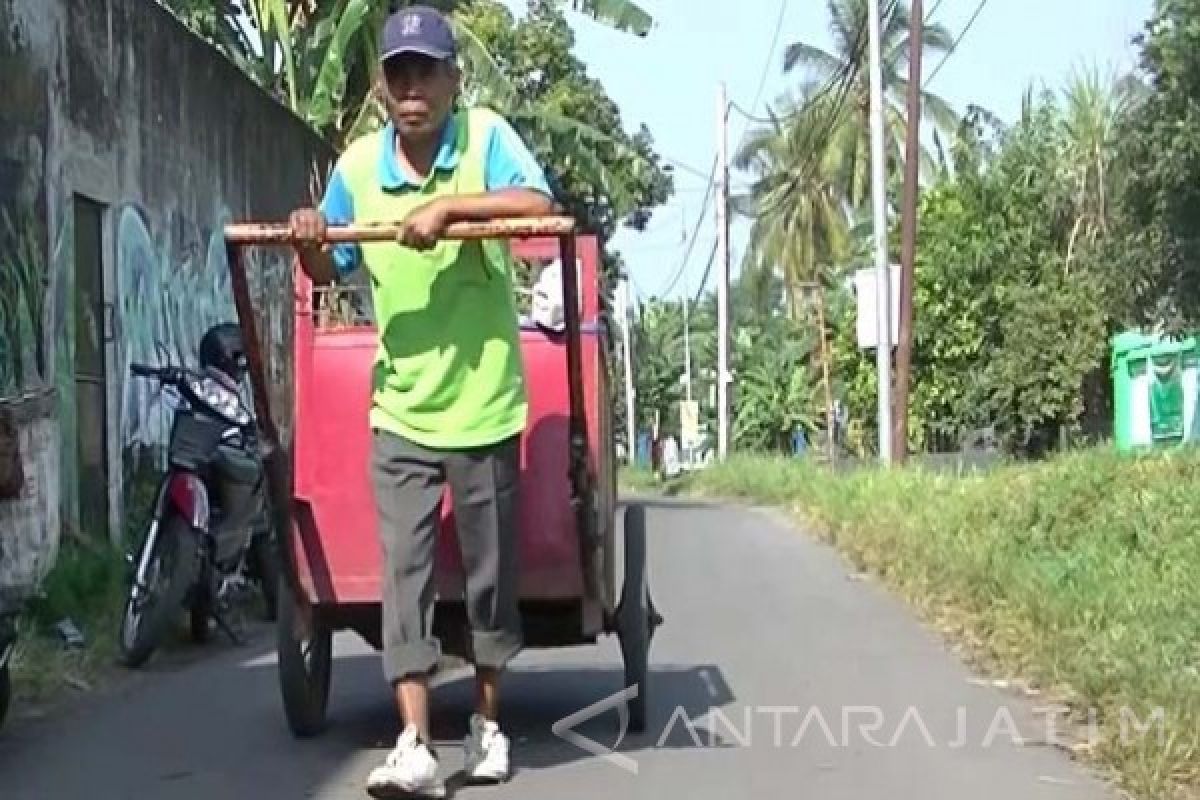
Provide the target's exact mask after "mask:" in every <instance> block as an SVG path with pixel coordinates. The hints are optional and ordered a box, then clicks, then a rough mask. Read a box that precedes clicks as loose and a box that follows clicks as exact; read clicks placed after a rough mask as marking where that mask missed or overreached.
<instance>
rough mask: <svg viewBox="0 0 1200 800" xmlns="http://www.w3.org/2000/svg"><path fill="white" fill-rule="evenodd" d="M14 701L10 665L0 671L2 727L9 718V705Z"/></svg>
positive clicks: (0, 720)
mask: <svg viewBox="0 0 1200 800" xmlns="http://www.w3.org/2000/svg"><path fill="white" fill-rule="evenodd" d="M11 700H12V678H11V676H9V674H8V664H5V665H4V667H3V668H2V669H0V726H2V725H4V718H5V717H7V716H8V704H9V702H10V701H11Z"/></svg>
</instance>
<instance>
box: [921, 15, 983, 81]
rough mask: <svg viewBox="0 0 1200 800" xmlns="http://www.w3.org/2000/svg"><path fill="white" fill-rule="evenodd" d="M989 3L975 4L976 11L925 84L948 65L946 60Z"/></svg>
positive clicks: (956, 48)
mask: <svg viewBox="0 0 1200 800" xmlns="http://www.w3.org/2000/svg"><path fill="white" fill-rule="evenodd" d="M987 4H988V0H979V5H977V6H975V13H974V14H972V15H971V18H970V19H969V20H967V24H966V26H965V27H963V29H962V33H960V34H958V38H956V39H955V40H954V43H953V44H951V45H950V49H949V50H947V51H946V55H944V56H942V62H941V63H940V64H938V65H937V68H936V69H934V71H933V72H931V73H930V75H929V77H928V78H927V79H926V80H925V86H929V84H931V83H933V79H934V78H936V77H937V76H938V73H939V72H941V71H942V67H944V66H946V62H947V61H949V60H950V56H952V55H954V53H955V51H956V50H958V46H959V45H960V44H962V40H963V39H965V38H966V36H967V34H968V33H969V32H970V31H971V28H972V27H974V25H975V21H976V20H978V19H979V15H980V14H982V13H983V9H985V8H986V7H987ZM931 13H932V12H931Z"/></svg>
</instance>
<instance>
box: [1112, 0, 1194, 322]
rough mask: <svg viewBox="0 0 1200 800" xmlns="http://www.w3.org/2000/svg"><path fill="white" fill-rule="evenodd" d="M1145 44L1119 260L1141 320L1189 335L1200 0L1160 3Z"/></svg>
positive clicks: (1130, 133) (1127, 152)
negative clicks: (1131, 281)
mask: <svg viewBox="0 0 1200 800" xmlns="http://www.w3.org/2000/svg"><path fill="white" fill-rule="evenodd" d="M1139 42H1140V44H1141V47H1142V54H1141V63H1140V67H1141V69H1140V72H1141V76H1140V77H1141V78H1142V79H1143V81H1144V82H1143V83H1138V84H1134V86H1133V89H1134V92H1135V95H1134V102H1135V110H1134V112H1133V114H1132V115H1131V118H1130V121H1129V123H1128V125H1126V126H1125V127H1124V130H1123V131H1122V133H1123V139H1124V142H1125V146H1124V148H1123V149H1124V157H1125V159H1126V160H1127V163H1128V173H1129V180H1128V185H1127V186H1126V188H1125V191H1124V192H1123V193H1122V195H1121V202H1122V207H1123V210H1124V211H1125V213H1127V214H1128V220H1127V225H1126V226H1125V227H1124V229H1123V230H1122V235H1123V241H1122V242H1121V246H1120V247H1119V248H1118V257H1122V258H1123V259H1124V261H1125V264H1124V266H1125V268H1126V270H1127V271H1128V272H1129V274H1130V275H1131V277H1133V278H1134V285H1133V286H1132V287H1131V293H1132V297H1131V304H1132V305H1133V306H1134V307H1135V309H1136V312H1137V313H1138V314H1139V316H1140V317H1142V318H1143V319H1146V320H1148V321H1153V322H1165V323H1167V324H1168V325H1169V326H1170V327H1171V328H1173V329H1181V328H1184V327H1192V326H1194V325H1196V324H1197V322H1200V226H1198V225H1197V220H1200V0H1170V2H1167V1H1166V0H1159V2H1156V3H1155V12H1154V15H1153V17H1152V19H1151V20H1150V21H1149V23H1148V24H1147V26H1146V29H1145V31H1144V33H1143V35H1142V36H1140V37H1139Z"/></svg>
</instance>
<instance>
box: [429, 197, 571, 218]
mask: <svg viewBox="0 0 1200 800" xmlns="http://www.w3.org/2000/svg"><path fill="white" fill-rule="evenodd" d="M442 202H443V203H444V204H445V205H444V208H445V211H446V220H447V223H455V222H487V221H489V220H493V219H506V218H510V217H544V216H547V215H549V214H553V213H554V212H555V203H554V200H553V199H551V198H549V197H547V196H546V195H544V194H542V193H541V192H538V191H535V190H533V189H501V190H499V191H495V192H486V193H484V194H464V195H453V196H449V197H446V198H445V199H444V200H443V201H442Z"/></svg>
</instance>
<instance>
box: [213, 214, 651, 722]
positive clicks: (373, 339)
mask: <svg viewBox="0 0 1200 800" xmlns="http://www.w3.org/2000/svg"><path fill="white" fill-rule="evenodd" d="M396 233H397V230H396V226H395V225H386V224H368V225H356V226H345V227H331V228H330V229H329V231H328V234H327V239H328V241H329V242H331V243H334V242H350V241H360V242H365V241H394V240H395V236H396ZM446 237H447V238H448V239H457V240H479V239H505V240H508V241H509V242H510V244H511V249H512V253H513V255H514V256H515V257H517V258H519V259H523V260H527V261H532V262H539V261H540V262H542V263H546V262H549V261H551V260H553V259H555V258H556V257H557V258H558V260H559V262H560V264H561V265H562V267H563V268H562V273H561V274H562V288H563V300H564V323H565V324H564V328H565V330H564V331H563V333H561V334H557V333H555V332H553V331H547V330H544V329H542V328H539V327H537V326H535V325H522V330H521V353H522V357H523V359H524V365H525V370H526V375H527V377H528V384H529V393H530V398H529V399H530V416H529V425H528V428H527V430H526V435H525V436H524V438H523V444H522V453H521V485H520V489H521V503H520V508H521V513H520V520H521V525H520V533H519V555H518V558H519V564H520V575H521V578H520V607H521V613H522V619H523V624H524V631H525V642H526V646H527V647H530V648H547V647H566V646H576V645H585V644H593V643H595V642H596V641H597V640H598V638H599V637H600V636H601V635H605V634H616V635H617V636H618V638H619V642H620V646H621V653H622V657H623V661H624V670H625V683H626V687H627V690H628V691H626V692H625V693H624V695H625V697H626V710H627V719H628V725H629V728H630V729H631V730H633V731H640V730H643V729H644V727H645V723H646V706H647V692H648V687H647V685H646V680H647V673H648V669H647V666H648V651H649V647H650V641H651V638H652V636H653V634H654V630H655V628H656V627H657V626H658V625H659V624H661V622H662V619H661V617H660V616H659V614H658V613H657V611H656V610H655V608H654V605H653V602H652V599H651V596H650V587H649V575H648V571H647V564H646V560H647V543H646V517H645V510H644V509H643V508H642V507H641V506H638V505H636V504H633V505H628V506H626V507H625V509H624V517H623V524H622V526H621V528H622V533H623V542H622V544H623V547H622V550H623V558H622V561H623V570H622V580H621V583H620V586H619V587H618V585H617V574H616V573H617V570H616V563H615V562H616V556H615V553H616V536H617V529H616V525H615V516H616V510H617V486H616V483H617V480H616V468H617V464H616V458H615V449H614V436H613V414H612V409H613V402H612V397H611V386H612V380H611V372H610V370H611V358H610V348H609V346H608V345H607V341H608V339H607V337H606V336H605V335H604V324H603V320H602V314H601V310H600V303H601V285H602V279H601V274H600V271H599V269H598V262H599V250H598V244H597V240H596V238H595V237H594V236H590V235H579V234H577V232H576V227H575V223H574V221H573V220H571V219H570V218H563V217H551V218H544V219H533V220H511V221H501V222H495V223H466V224H457V225H454V226H451V228H450V229H449V230H448V231H447V233H446ZM225 239H226V243H227V248H228V255H229V264H230V270H231V277H232V285H233V289H234V295H235V302H236V305H237V309H238V316H239V319H240V321H241V325H242V328H243V332H244V336H245V338H246V342H247V345H246V346H247V355H248V357H249V362H250V370H249V371H250V375H251V383H252V388H253V391H254V399H255V406H256V410H257V413H258V416H259V419H260V420H261V425H262V428H263V434H264V438H265V439H266V440H267V441H268V442H269V443H270V444H271V454H270V455H269V457H268V473H269V481H270V487H271V497H272V501H273V502H272V505H273V513H274V516H275V520H276V530H278V531H280V532H281V535H280V537H279V538H280V544H281V548H280V554H281V559H282V562H283V570H282V572H283V576H284V577H283V579H282V581H283V586H282V587H281V591H280V599H279V615H278V621H277V626H278V662H279V680H280V687H281V690H282V696H283V705H284V710H285V713H286V716H287V720H288V723H289V726H290V727H291V729H292V731H293V732H294V733H295V734H296V735H297V736H311V735H314V734H316V733H318V732H320V731H321V730H322V729H323V728H324V727H325V722H326V716H327V706H328V698H329V685H330V675H331V672H332V667H333V646H332V636H333V633H334V632H335V631H338V630H346V629H349V630H353V631H355V632H357V633H358V634H359V635H360V636H361V637H362V638H363V639H364V640H365V641H367V642H368V643H370V644H371V645H372V646H373V647H374V648H376V649H379V648H380V647H381V646H382V642H381V629H380V621H381V597H382V593H381V586H380V581H381V566H382V550H381V546H380V542H379V539H378V536H377V530H376V519H375V502H374V497H373V494H372V489H371V485H370V482H369V467H368V454H369V447H370V431H369V428H368V424H367V412H368V408H369V404H370V387H371V369H372V365H373V363H374V361H375V358H376V354H377V351H378V340H377V330H376V327H375V326H374V323H373V322H368V323H366V324H348V325H347V324H342V325H337V326H328V325H324V324H322V323H321V321H320V320H319V319H318V315H317V312H316V309H317V307H318V303H317V302H316V299H317V297H318V295H319V294H320V292H321V291H328V290H321V289H315V288H314V287H313V286H312V284H311V282H310V281H309V280H308V279H307V277H306V276H305V275H304V273H303V272H302V271H301V270H300V269H299V268H298V265H297V268H296V269H295V270H294V275H295V326H294V337H293V347H292V358H293V359H294V364H293V367H294V369H293V374H294V391H293V393H292V394H293V399H292V402H293V412H294V416H293V425H292V428H293V433H292V437H291V441H290V443H285V442H281V441H280V436H279V432H278V428H277V425H276V422H275V418H274V417H273V416H272V409H271V407H270V403H269V402H268V391H267V384H266V377H265V372H264V369H263V358H262V349H261V345H260V340H259V337H258V333H257V330H256V325H255V315H254V312H253V308H252V306H251V302H250V295H249V291H248V288H247V275H246V268H245V262H244V260H243V258H242V251H243V248H245V247H247V246H288V245H290V244H291V242H292V239H291V233H290V229H289V228H288V227H287V226H279V225H258V224H235V225H230V226H228V227H226V229H225ZM572 264H577V267H578V271H577V270H573V269H570V268H569V265H572ZM573 299H574V300H575V302H572V300H573ZM331 408H336V409H337V413H329V409H331ZM441 523H442V525H441V530H440V535H439V540H438V545H437V549H436V564H435V582H436V586H437V593H438V601H437V606H436V611H435V633H436V634H437V636H438V637H439V639H440V641H441V643H442V647H443V650H444V652H446V653H447V654H453V655H458V656H461V657H464V658H466V657H469V654H468V651H467V648H468V646H469V641H470V637H469V630H468V627H467V622H466V614H465V607H464V580H463V570H462V564H461V560H460V557H459V552H458V548H457V544H456V540H455V538H454V516H453V509H452V505H451V503H450V502H449V496H448V495H447V497H446V499H445V502H444V503H443V514H442V518H441Z"/></svg>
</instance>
